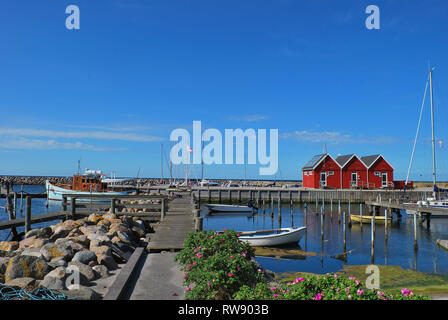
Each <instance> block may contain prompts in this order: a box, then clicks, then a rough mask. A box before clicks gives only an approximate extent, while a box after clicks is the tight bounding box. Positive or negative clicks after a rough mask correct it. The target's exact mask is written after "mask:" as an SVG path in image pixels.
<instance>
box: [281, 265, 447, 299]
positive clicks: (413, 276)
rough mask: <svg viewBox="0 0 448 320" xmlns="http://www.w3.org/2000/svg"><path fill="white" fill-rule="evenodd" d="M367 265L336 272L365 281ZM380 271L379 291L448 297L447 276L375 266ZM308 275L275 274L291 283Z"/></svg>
mask: <svg viewBox="0 0 448 320" xmlns="http://www.w3.org/2000/svg"><path fill="white" fill-rule="evenodd" d="M366 267H367V265H353V266H350V265H346V266H344V268H343V269H341V270H339V271H338V272H336V273H337V274H339V275H343V276H346V277H355V278H356V279H359V280H361V281H365V280H366V279H367V277H368V276H369V275H370V274H367V273H365V270H366ZM377 267H378V268H379V270H380V289H381V290H383V291H386V292H393V291H397V290H401V289H403V288H408V289H409V290H411V291H413V292H415V293H417V294H426V295H427V294H437V293H446V294H447V295H448V276H441V275H436V274H429V273H424V272H420V271H415V270H411V269H403V268H402V267H399V266H382V265H377ZM309 274H310V273H304V272H297V273H280V274H276V280H277V281H281V282H283V281H286V282H288V281H293V280H294V279H295V278H297V277H300V276H303V275H309Z"/></svg>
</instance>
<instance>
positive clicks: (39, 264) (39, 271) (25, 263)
mask: <svg viewBox="0 0 448 320" xmlns="http://www.w3.org/2000/svg"><path fill="white" fill-rule="evenodd" d="M49 271H50V268H49V266H48V264H47V262H46V261H45V260H44V259H42V258H39V257H36V256H31V255H20V256H16V257H14V258H12V259H11V260H9V263H8V267H7V268H6V272H5V281H9V280H12V279H16V278H23V277H31V278H35V279H43V278H44V277H45V275H46V274H47V273H48V272H49Z"/></svg>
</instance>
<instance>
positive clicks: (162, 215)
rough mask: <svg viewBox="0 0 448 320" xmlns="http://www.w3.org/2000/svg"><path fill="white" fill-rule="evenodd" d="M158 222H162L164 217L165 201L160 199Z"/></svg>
mask: <svg viewBox="0 0 448 320" xmlns="http://www.w3.org/2000/svg"><path fill="white" fill-rule="evenodd" d="M160 206H161V208H160V220H164V219H165V217H166V199H165V198H162V200H161V201H160Z"/></svg>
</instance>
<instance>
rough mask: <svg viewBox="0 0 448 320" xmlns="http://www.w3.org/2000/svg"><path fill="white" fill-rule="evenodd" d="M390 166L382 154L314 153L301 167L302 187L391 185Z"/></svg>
mask: <svg viewBox="0 0 448 320" xmlns="http://www.w3.org/2000/svg"><path fill="white" fill-rule="evenodd" d="M393 170H394V169H393V167H392V166H391V165H390V164H389V163H388V162H387V161H386V160H385V159H384V157H383V156H382V155H379V154H377V155H371V156H365V157H361V158H359V157H358V156H357V155H356V154H348V155H342V156H338V157H337V158H336V159H333V158H332V157H331V156H330V155H329V154H318V155H315V156H314V157H312V158H311V160H310V161H308V162H307V163H306V164H305V166H303V167H302V176H303V186H304V187H305V188H325V187H326V188H335V189H340V188H343V189H348V188H362V189H376V188H388V187H393Z"/></svg>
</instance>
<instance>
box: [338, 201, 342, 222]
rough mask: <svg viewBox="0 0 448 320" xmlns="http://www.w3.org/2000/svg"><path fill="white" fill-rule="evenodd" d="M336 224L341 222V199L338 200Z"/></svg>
mask: <svg viewBox="0 0 448 320" xmlns="http://www.w3.org/2000/svg"><path fill="white" fill-rule="evenodd" d="M338 224H341V200H338Z"/></svg>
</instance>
